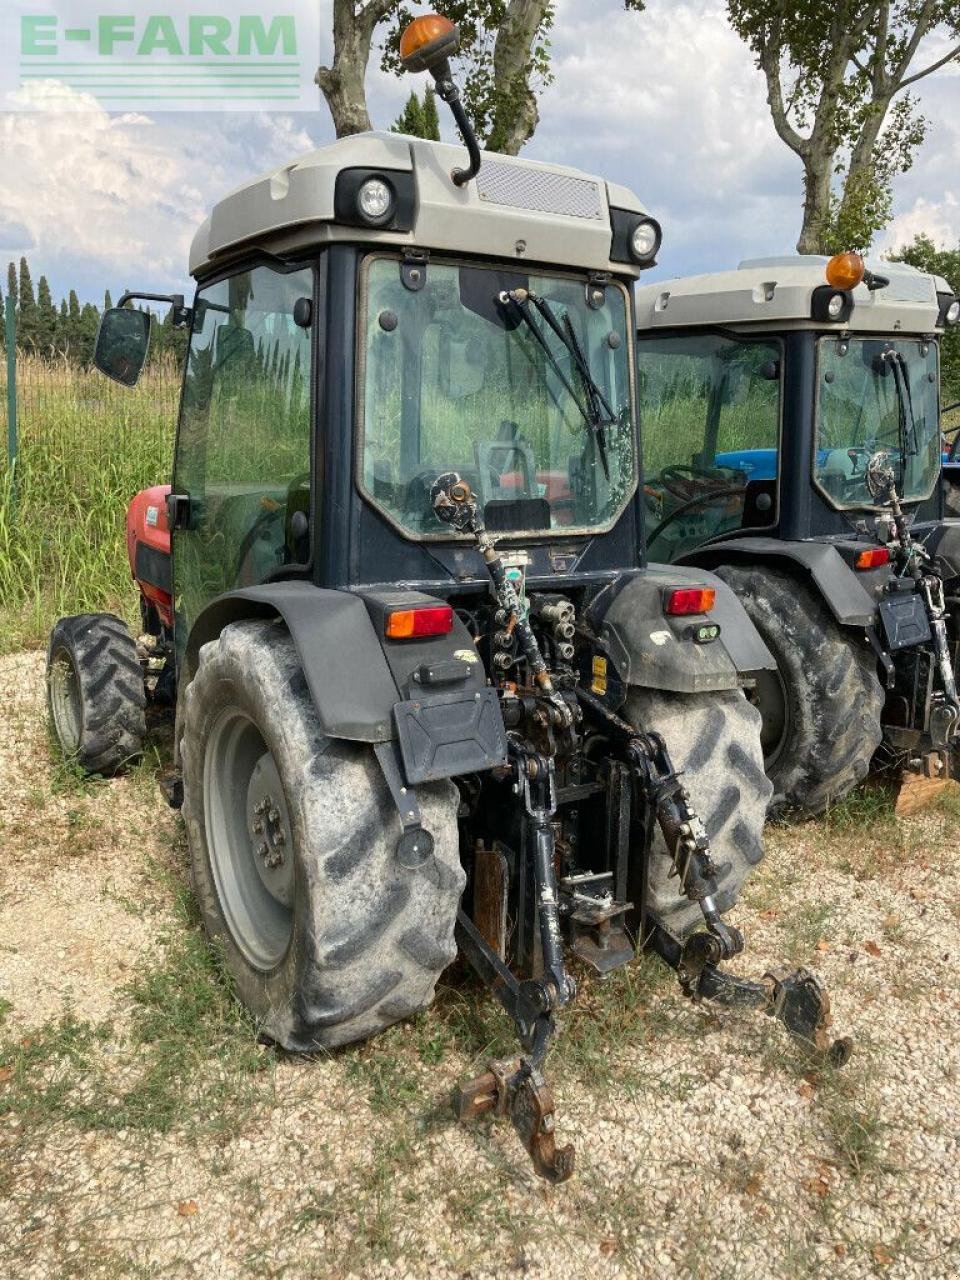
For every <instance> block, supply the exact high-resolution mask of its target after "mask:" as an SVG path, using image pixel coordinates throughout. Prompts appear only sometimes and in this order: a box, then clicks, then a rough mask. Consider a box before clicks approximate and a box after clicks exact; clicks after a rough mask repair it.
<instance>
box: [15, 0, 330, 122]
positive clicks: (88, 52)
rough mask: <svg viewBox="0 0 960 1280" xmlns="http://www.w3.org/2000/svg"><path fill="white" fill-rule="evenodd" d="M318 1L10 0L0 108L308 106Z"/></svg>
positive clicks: (313, 96) (313, 100)
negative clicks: (10, 23) (155, 1)
mask: <svg viewBox="0 0 960 1280" xmlns="http://www.w3.org/2000/svg"><path fill="white" fill-rule="evenodd" d="M3 7H4V9H6V8H7V5H6V4H4V6H3ZM320 7H321V6H320V5H319V4H318V3H317V0H266V2H264V0H261V3H259V4H247V3H240V4H230V3H229V2H228V0H221V3H220V4H217V3H216V0H214V3H213V4H211V3H209V2H208V3H206V4H204V3H203V2H202V0H199V2H198V0H161V2H160V3H158V4H156V5H154V4H152V3H151V2H150V0H146V3H141V2H139V0H135V2H133V3H131V0H125V2H124V0H14V3H13V4H12V5H11V6H10V8H11V9H13V10H14V11H15V13H10V14H9V15H8V20H10V21H15V22H16V31H15V38H14V39H9V38H8V39H7V40H5V41H3V42H2V44H3V53H2V54H0V108H2V109H5V110H25V109H26V110H30V109H37V108H50V107H57V106H67V105H69V106H71V107H77V106H81V107H82V106H83V105H92V106H93V105H97V104H99V105H102V107H104V108H105V109H107V110H110V111H126V110H136V109H139V110H142V111H149V112H154V111H211V110H212V111H221V110H227V111H230V110H232V111H259V110H271V109H274V110H288V111H297V110H315V109H316V106H317V89H316V86H315V85H314V83H313V77H314V72H315V70H316V66H317V63H318V61H319V43H320V18H319V10H320ZM0 23H2V19H0ZM9 35H14V33H13V32H9Z"/></svg>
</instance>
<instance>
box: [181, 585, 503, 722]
mask: <svg viewBox="0 0 960 1280" xmlns="http://www.w3.org/2000/svg"><path fill="white" fill-rule="evenodd" d="M392 594H393V595H394V596H395V597H396V599H394V600H393V601H392V603H393V604H397V603H400V602H404V601H405V600H406V598H407V597H409V599H410V603H411V604H413V603H420V602H423V601H424V600H426V599H427V597H421V596H420V595H419V593H413V592H406V593H397V592H395V593H392ZM433 603H437V604H439V603H442V602H441V601H433ZM270 617H275V618H279V619H282V620H283V622H284V624H285V626H286V627H287V630H288V631H289V632H290V636H291V639H292V640H293V643H294V645H295V646H296V649H297V654H298V656H299V658H300V662H301V665H302V667H303V674H304V677H305V678H306V681H307V687H308V688H309V690H310V694H311V696H312V698H313V702H314V705H315V707H316V709H317V715H318V717H319V720H320V725H321V727H322V729H323V732H324V733H325V734H326V735H327V736H328V737H331V738H342V739H346V740H347V741H352V742H371V743H376V742H388V741H391V740H392V739H394V738H395V736H396V729H395V724H394V715H393V710H394V706H395V705H396V704H397V703H398V702H401V701H403V700H404V699H406V698H408V697H409V696H410V694H411V692H412V689H411V684H412V682H413V677H414V673H415V672H417V671H419V669H420V667H421V666H422V664H424V663H427V664H430V663H437V662H440V661H444V660H448V659H453V658H457V659H459V660H460V661H461V662H463V663H464V664H465V668H466V670H465V677H464V679H462V680H460V681H459V682H458V683H457V684H456V686H455V687H456V689H457V691H461V692H467V691H469V690H474V689H475V690H477V691H479V690H481V689H482V688H483V687H484V685H485V677H484V672H483V667H482V665H481V663H480V662H479V660H478V659H477V656H476V649H475V646H474V643H473V639H472V637H471V636H470V633H469V632H468V631H467V629H466V627H465V626H464V625H463V623H462V622H461V621H460V619H459V618H458V617H457V616H456V614H455V615H454V621H453V630H452V631H451V632H450V634H449V635H445V636H437V637H432V638H429V639H423V640H407V641H387V640H385V639H384V637H383V634H382V631H379V632H378V630H377V628H376V627H375V625H374V622H373V619H372V617H371V610H370V608H368V605H367V602H366V601H365V600H364V599H363V597H362V596H359V595H354V594H353V593H352V592H348V591H330V590H326V589H324V588H321V587H315V586H313V585H312V583H308V582H273V583H268V584H266V585H265V586H260V587H247V588H244V589H242V590H239V591H232V592H230V593H229V594H227V595H223V596H220V597H219V598H218V599H216V600H214V601H213V602H212V603H211V604H210V605H209V606H208V607H207V608H206V609H205V610H204V611H203V612H202V613H201V614H200V615H199V617H198V618H197V620H196V622H195V623H194V626H193V629H192V631H191V632H190V638H189V640H188V641H187V648H186V652H185V655H184V661H183V670H182V674H181V684H183V685H186V684H187V683H188V682H189V680H191V679H192V678H193V675H194V673H195V671H196V668H197V661H198V657H199V653H200V649H201V647H202V646H203V645H204V644H206V643H207V642H208V641H210V640H214V639H216V637H217V636H218V635H219V634H220V632H221V631H222V630H223V628H224V627H226V626H228V625H229V624H230V623H231V622H239V621H241V620H242V619H244V618H270ZM387 650H389V659H388V656H387V652H386V651H387ZM444 692H445V693H446V692H448V690H446V689H445V690H444ZM420 696H421V697H422V696H424V695H420ZM426 696H427V698H429V693H427V694H426Z"/></svg>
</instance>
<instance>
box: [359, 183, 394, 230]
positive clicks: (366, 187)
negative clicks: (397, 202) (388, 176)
mask: <svg viewBox="0 0 960 1280" xmlns="http://www.w3.org/2000/svg"><path fill="white" fill-rule="evenodd" d="M393 203H394V200H393V189H392V187H391V186H390V184H389V183H387V182H384V180H383V178H367V180H366V182H364V183H363V185H362V186H361V187H360V190H359V191H358V192H357V207H358V208H359V210H360V212H361V214H362V215H363V217H364V219H365V220H366V221H367V222H373V223H378V222H386V221H387V220H388V219H389V217H390V215H391V214H392V213H393Z"/></svg>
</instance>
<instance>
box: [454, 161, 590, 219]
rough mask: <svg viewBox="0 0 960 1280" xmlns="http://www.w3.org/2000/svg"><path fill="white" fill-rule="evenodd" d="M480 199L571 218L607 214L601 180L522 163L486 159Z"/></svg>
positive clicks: (480, 181)
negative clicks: (535, 167)
mask: <svg viewBox="0 0 960 1280" xmlns="http://www.w3.org/2000/svg"><path fill="white" fill-rule="evenodd" d="M477 191H478V192H479V195H480V199H481V200H483V201H485V202H486V203H488V204H502V205H509V206H510V207H511V208H514V209H531V210H534V211H535V212H537V213H559V214H563V215H565V216H566V217H568V218H592V219H596V220H597V221H599V220H600V219H601V218H602V217H603V214H604V200H603V195H602V193H601V191H600V184H599V183H598V182H590V181H589V180H588V179H586V178H573V177H570V176H569V174H565V173H550V172H549V171H546V170H543V169H534V168H531V167H530V166H528V165H522V164H502V163H499V164H498V163H497V161H496V160H489V159H484V162H483V168H482V169H481V170H480V172H479V174H478V175H477Z"/></svg>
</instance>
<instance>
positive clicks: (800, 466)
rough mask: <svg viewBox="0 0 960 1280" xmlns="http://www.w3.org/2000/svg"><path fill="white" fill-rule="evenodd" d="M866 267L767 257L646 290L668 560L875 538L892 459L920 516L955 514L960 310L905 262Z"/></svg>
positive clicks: (660, 542)
mask: <svg viewBox="0 0 960 1280" xmlns="http://www.w3.org/2000/svg"><path fill="white" fill-rule="evenodd" d="M855 257H856V255H852V254H845V255H838V257H837V258H835V259H832V260H831V259H827V258H822V257H816V256H805V257H785V258H769V259H758V260H756V261H752V262H744V263H742V264H741V265H740V267H739V268H737V270H735V271H726V272H718V273H717V274H715V275H708V276H695V277H691V278H688V279H683V280H671V281H665V282H664V283H663V284H662V285H651V286H646V287H644V288H643V289H641V290H640V291H639V293H638V297H637V308H638V315H639V322H640V325H639V330H638V345H637V352H638V354H637V360H638V368H639V378H640V395H641V409H642V415H643V425H644V500H645V524H646V530H647V543H648V550H649V554H650V555H651V556H652V557H653V558H654V559H663V560H668V561H678V560H681V559H682V558H683V557H684V556H685V555H687V554H688V553H691V552H695V551H696V550H697V549H698V548H700V547H703V546H706V545H709V544H711V543H713V542H714V541H722V540H724V539H728V538H731V537H734V536H736V535H738V534H742V533H750V534H761V533H762V534H763V535H764V536H768V537H777V538H782V539H794V538H798V539H807V538H846V537H848V536H849V535H850V534H851V533H852V532H854V531H855V530H856V529H857V526H858V525H863V527H864V529H865V530H866V528H867V525H869V526H870V527H871V528H872V524H873V520H874V518H875V516H876V514H877V512H878V505H877V502H876V499H875V496H874V495H873V494H872V493H871V492H870V488H869V486H868V484H867V478H866V470H867V468H866V464H867V462H868V461H869V459H870V458H871V457H872V456H873V455H874V454H876V453H877V452H878V451H881V450H882V451H883V452H885V453H886V454H887V456H888V457H889V458H890V459H891V462H892V463H893V465H894V466H895V469H896V473H897V479H898V488H899V493H900V497H901V500H902V502H903V503H904V505H905V507H906V508H907V509H908V510H910V511H917V510H918V509H919V513H920V517H921V518H934V519H936V518H939V517H940V516H941V515H942V514H943V505H942V497H941V492H940V485H939V480H940V474H941V465H942V462H943V460H944V453H945V450H944V445H943V441H942V439H941V435H940V381H939V340H940V337H941V336H942V334H943V333H944V332H945V330H946V328H947V327H948V326H951V327H952V326H953V325H954V324H956V323H957V320H958V318H960V303H958V301H957V299H956V298H955V297H954V296H953V293H952V291H951V290H950V288H949V286H948V285H947V283H946V281H944V280H942V279H939V278H937V277H933V276H929V275H925V274H923V273H922V272H920V271H917V270H916V269H915V268H913V267H909V266H905V265H903V264H899V263H887V262H884V263H877V264H874V265H873V266H871V267H867V268H866V269H865V270H864V271H862V272H861V273H860V278H857V270H856V267H855V266H851V264H850V262H849V260H850V259H853V258H855ZM844 270H846V272H847V274H846V275H845V274H844ZM831 278H832V279H833V280H834V281H835V283H833V284H831V283H830V279H831Z"/></svg>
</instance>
